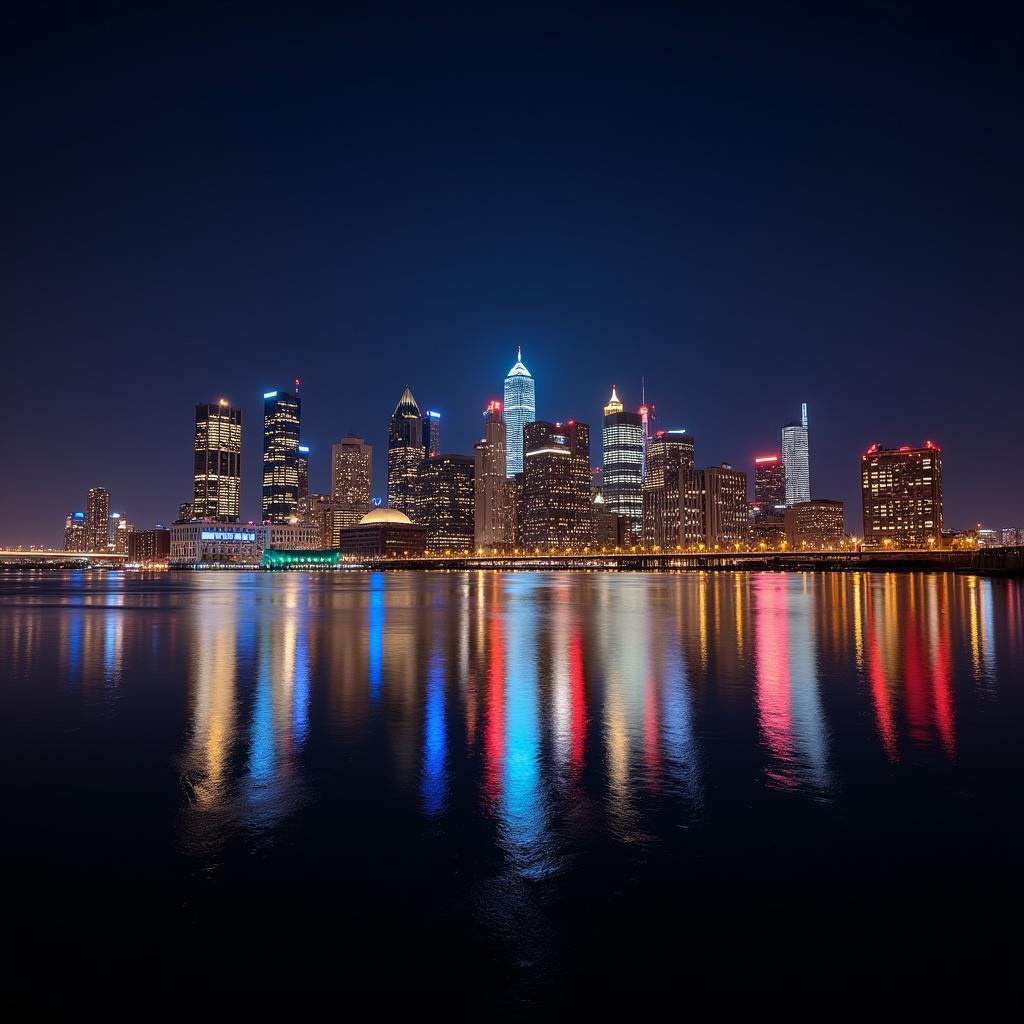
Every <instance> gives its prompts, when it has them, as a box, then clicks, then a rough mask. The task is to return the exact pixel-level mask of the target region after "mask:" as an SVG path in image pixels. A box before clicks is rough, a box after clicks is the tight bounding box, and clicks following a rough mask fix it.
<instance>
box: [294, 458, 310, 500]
mask: <svg viewBox="0 0 1024 1024" xmlns="http://www.w3.org/2000/svg"><path fill="white" fill-rule="evenodd" d="M295 467H296V469H297V471H298V476H299V500H298V502H297V503H296V508H298V505H299V504H301V502H302V501H304V500H305V499H306V498H308V497H309V446H308V445H304V444H300V445H299V454H298V455H297V456H296V458H295Z"/></svg>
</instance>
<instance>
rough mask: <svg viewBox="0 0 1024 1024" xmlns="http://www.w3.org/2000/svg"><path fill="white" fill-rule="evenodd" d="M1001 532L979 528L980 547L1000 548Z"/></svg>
mask: <svg viewBox="0 0 1024 1024" xmlns="http://www.w3.org/2000/svg"><path fill="white" fill-rule="evenodd" d="M1000 543H1001V541H1000V539H999V532H998V531H997V530H992V529H989V528H987V527H982V526H979V527H978V547H979V548H997V547H999V546H1000Z"/></svg>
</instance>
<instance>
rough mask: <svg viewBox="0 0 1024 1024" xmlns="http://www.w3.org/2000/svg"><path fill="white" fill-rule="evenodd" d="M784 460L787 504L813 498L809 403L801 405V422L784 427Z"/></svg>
mask: <svg viewBox="0 0 1024 1024" xmlns="http://www.w3.org/2000/svg"><path fill="white" fill-rule="evenodd" d="M782 461H783V464H784V465H785V467H786V504H787V505H796V504H798V503H799V502H802V501H810V500H811V453H810V442H809V439H808V434H807V403H806V402H804V404H803V405H802V406H800V422H799V423H787V424H786V425H785V426H784V427H783V428H782Z"/></svg>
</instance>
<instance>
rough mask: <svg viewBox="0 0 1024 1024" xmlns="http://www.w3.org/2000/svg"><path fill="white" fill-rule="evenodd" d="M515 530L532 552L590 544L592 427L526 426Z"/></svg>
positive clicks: (567, 425)
mask: <svg viewBox="0 0 1024 1024" xmlns="http://www.w3.org/2000/svg"><path fill="white" fill-rule="evenodd" d="M523 433H524V438H525V444H526V451H525V453H524V455H523V461H524V462H525V463H526V469H525V470H524V471H523V500H522V506H521V509H520V514H519V529H520V531H521V533H522V539H523V543H524V544H525V545H526V546H527V547H530V548H533V547H539V548H552V547H564V546H566V545H571V546H586V545H589V544H591V543H592V542H593V522H592V516H591V508H590V427H589V426H588V425H587V424H586V423H576V422H574V421H573V420H570V421H569V422H568V423H564V424H563V423H544V422H543V421H540V420H538V421H535V422H533V423H527V424H526V426H525V428H524V430H523Z"/></svg>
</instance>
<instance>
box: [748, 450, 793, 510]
mask: <svg viewBox="0 0 1024 1024" xmlns="http://www.w3.org/2000/svg"><path fill="white" fill-rule="evenodd" d="M754 503H755V504H756V505H757V506H758V508H759V509H760V510H761V511H762V512H768V513H770V512H772V511H777V512H779V513H781V512H782V510H783V509H785V507H786V466H785V463H784V462H783V460H782V456H781V455H759V456H757V458H755V459H754Z"/></svg>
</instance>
